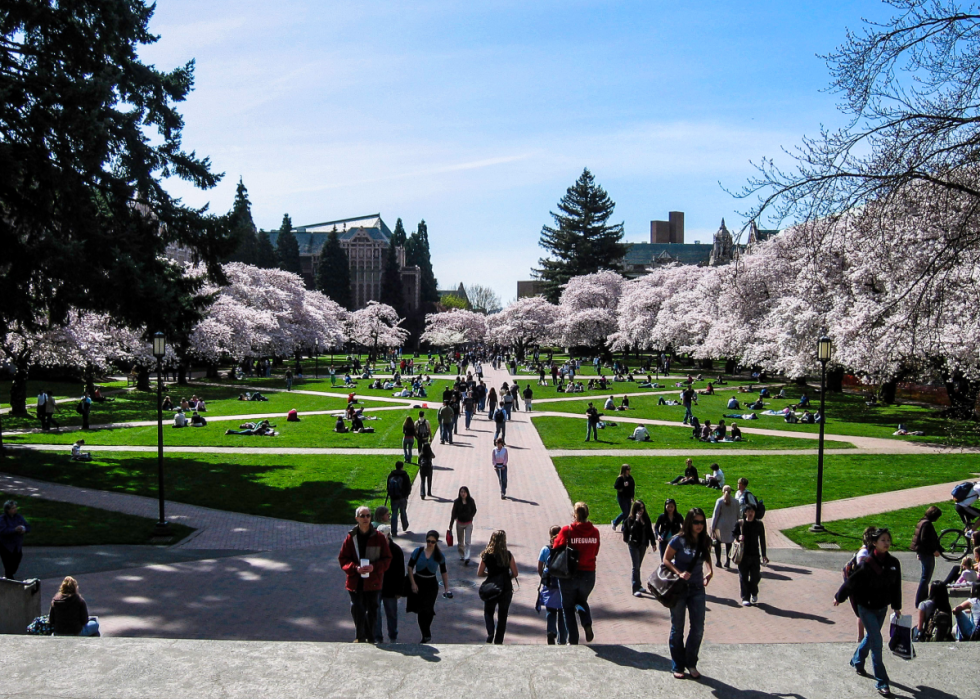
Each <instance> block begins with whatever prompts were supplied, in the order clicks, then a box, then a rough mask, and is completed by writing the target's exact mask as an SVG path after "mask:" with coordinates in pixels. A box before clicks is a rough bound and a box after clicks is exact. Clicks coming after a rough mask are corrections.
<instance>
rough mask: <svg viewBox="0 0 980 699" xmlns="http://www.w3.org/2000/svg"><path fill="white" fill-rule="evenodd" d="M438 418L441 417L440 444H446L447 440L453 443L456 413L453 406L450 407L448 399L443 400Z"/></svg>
mask: <svg viewBox="0 0 980 699" xmlns="http://www.w3.org/2000/svg"><path fill="white" fill-rule="evenodd" d="M438 419H439V444H445V443H446V442H449V443H450V444H452V443H453V421H454V420H455V419H456V414H455V413H454V412H453V409H452V407H450V405H449V401H448V400H444V401H443V402H442V407H441V408H439V413H438Z"/></svg>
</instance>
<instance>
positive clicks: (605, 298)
mask: <svg viewBox="0 0 980 699" xmlns="http://www.w3.org/2000/svg"><path fill="white" fill-rule="evenodd" d="M624 281H625V280H624V279H623V278H622V277H621V276H619V275H618V274H616V273H615V272H610V271H605V272H597V273H595V274H583V275H581V276H578V277H572V278H571V279H569V281H568V283H567V284H566V285H565V288H564V290H563V291H562V294H561V300H560V301H559V304H558V312H559V317H558V322H557V323H556V324H555V329H554V332H555V334H556V336H557V339H558V341H559V342H560V343H561V344H562V345H564V346H565V347H575V346H581V345H584V346H588V347H593V348H596V349H600V350H604V349H605V346H606V341H607V339H608V338H609V336H610V335H612V334H613V333H615V332H616V330H617V319H616V309H617V307H618V306H619V299H620V296H621V295H622V288H623V282H624Z"/></svg>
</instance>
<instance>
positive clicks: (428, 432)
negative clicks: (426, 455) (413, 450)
mask: <svg viewBox="0 0 980 699" xmlns="http://www.w3.org/2000/svg"><path fill="white" fill-rule="evenodd" d="M415 439H416V441H417V442H418V445H419V454H421V453H422V445H423V444H425V443H427V442H431V441H432V427H431V426H429V421H428V420H426V419H425V411H424V410H420V411H419V419H418V420H416V421H415Z"/></svg>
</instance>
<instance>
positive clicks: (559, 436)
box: [532, 413, 854, 451]
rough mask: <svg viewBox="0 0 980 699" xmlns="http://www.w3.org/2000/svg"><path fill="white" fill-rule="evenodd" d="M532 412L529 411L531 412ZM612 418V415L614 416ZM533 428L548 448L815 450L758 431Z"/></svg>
mask: <svg viewBox="0 0 980 699" xmlns="http://www.w3.org/2000/svg"><path fill="white" fill-rule="evenodd" d="M532 414H533V413H532ZM614 421H615V418H614ZM532 423H533V424H534V427H535V428H536V429H537V430H538V434H539V435H541V440H542V441H543V442H544V445H545V447H547V448H548V449H636V450H642V449H697V450H702V449H703V450H708V451H710V450H712V449H816V447H817V441H816V440H814V439H800V438H799V437H770V436H769V435H762V434H747V433H743V437H744V438H745V441H742V442H718V443H717V444H712V443H710V442H698V441H695V440H693V439H691V429H690V428H689V427H663V426H660V425H648V426H647V431H648V432H649V433H650V441H649V442H634V441H633V440H631V439H627V437H628V436H629V435H631V434H633V430H634V429H636V425H635V424H633V423H629V422H619V423H616V426H615V427H606V428H604V429H601V430H599V440H598V441H596V440H592V441H589V442H586V441H585V426H586V421H585V419H584V418H581V419H580V418H569V417H550V416H545V417H536V418H533V419H532ZM827 444H829V445H830V446H831V447H833V448H835V449H849V448H851V447H853V446H854V445H853V444H851V443H850V442H828V443H827Z"/></svg>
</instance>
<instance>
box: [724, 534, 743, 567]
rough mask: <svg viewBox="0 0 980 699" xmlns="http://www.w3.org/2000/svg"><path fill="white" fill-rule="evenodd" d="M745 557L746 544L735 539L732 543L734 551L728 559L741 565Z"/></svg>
mask: <svg viewBox="0 0 980 699" xmlns="http://www.w3.org/2000/svg"><path fill="white" fill-rule="evenodd" d="M744 556H745V543H744V542H742V541H739V540H738V539H735V541H734V542H732V551H731V553H730V554H729V555H728V557H729V558H730V559H731V560H732V563H734V564H735V565H740V564H741V563H742V558H743V557H744Z"/></svg>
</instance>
